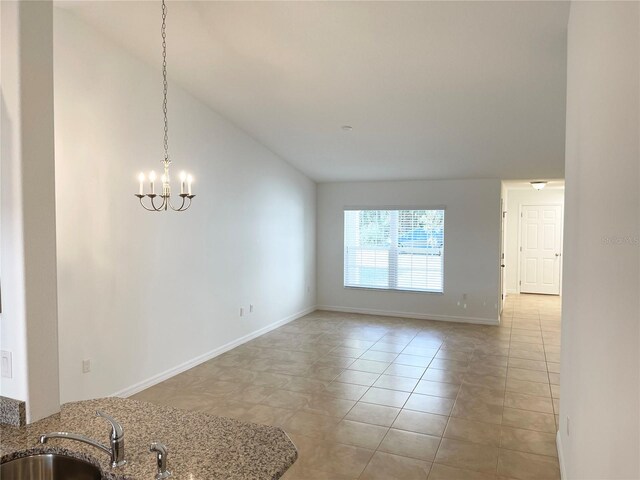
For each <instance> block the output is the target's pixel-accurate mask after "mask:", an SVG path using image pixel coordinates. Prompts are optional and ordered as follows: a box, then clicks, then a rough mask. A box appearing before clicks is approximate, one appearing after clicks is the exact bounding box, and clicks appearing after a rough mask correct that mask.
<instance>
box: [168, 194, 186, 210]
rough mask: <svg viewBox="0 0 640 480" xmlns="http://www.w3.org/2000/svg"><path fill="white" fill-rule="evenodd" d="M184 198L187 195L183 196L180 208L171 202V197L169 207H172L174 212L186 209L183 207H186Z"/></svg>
mask: <svg viewBox="0 0 640 480" xmlns="http://www.w3.org/2000/svg"><path fill="white" fill-rule="evenodd" d="M184 198H185V197H182V203H181V204H180V206H179V207H178V208H175V207H174V206H173V203H171V199H169V207H170V208H171V210H173V211H174V212H182V211H183V210H186V208H183V207H184Z"/></svg>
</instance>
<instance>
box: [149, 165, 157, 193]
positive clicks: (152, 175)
mask: <svg viewBox="0 0 640 480" xmlns="http://www.w3.org/2000/svg"><path fill="white" fill-rule="evenodd" d="M155 181H156V172H154V171H153V170H151V173H149V182H150V184H151V194H152V195H153V194H155V193H156V191H155V190H156V187H155V185H154V184H153V182H155Z"/></svg>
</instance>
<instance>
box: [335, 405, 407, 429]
mask: <svg viewBox="0 0 640 480" xmlns="http://www.w3.org/2000/svg"><path fill="white" fill-rule="evenodd" d="M399 412H400V409H399V408H394V407H385V406H383V405H374V404H372V403H363V402H358V403H356V405H355V406H354V407H353V408H352V409H351V411H350V412H349V413H348V414H347V416H346V419H347V420H353V421H354V422H363V423H370V424H372V425H380V426H383V427H390V426H391V425H392V424H393V422H394V420H395V419H396V417H397V416H398V413H399Z"/></svg>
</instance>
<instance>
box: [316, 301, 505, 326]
mask: <svg viewBox="0 0 640 480" xmlns="http://www.w3.org/2000/svg"><path fill="white" fill-rule="evenodd" d="M316 310H326V311H329V312H344V313H362V314H365V315H380V316H383V317H401V318H417V319H419V320H437V321H442V322H461V323H474V324H480V325H499V324H500V318H483V317H457V316H452V315H432V314H428V313H414V312H393V311H389V310H373V309H370V308H351V307H336V306H332V305H318V307H317V309H316Z"/></svg>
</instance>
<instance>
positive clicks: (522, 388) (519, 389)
mask: <svg viewBox="0 0 640 480" xmlns="http://www.w3.org/2000/svg"><path fill="white" fill-rule="evenodd" d="M507 391H508V392H516V393H525V394H527V395H535V396H538V397H550V396H551V390H550V388H549V384H548V383H538V382H529V381H526V380H515V379H509V378H508V379H507Z"/></svg>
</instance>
